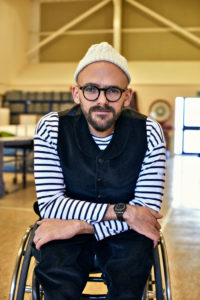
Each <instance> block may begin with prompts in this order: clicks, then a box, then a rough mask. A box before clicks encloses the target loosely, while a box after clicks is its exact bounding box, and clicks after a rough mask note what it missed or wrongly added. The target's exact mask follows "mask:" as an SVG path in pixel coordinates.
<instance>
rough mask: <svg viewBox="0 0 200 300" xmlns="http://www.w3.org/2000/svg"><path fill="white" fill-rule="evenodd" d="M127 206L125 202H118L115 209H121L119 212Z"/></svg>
mask: <svg viewBox="0 0 200 300" xmlns="http://www.w3.org/2000/svg"><path fill="white" fill-rule="evenodd" d="M125 207H126V204H124V203H117V204H116V205H115V211H119V212H121V211H124V210H125Z"/></svg>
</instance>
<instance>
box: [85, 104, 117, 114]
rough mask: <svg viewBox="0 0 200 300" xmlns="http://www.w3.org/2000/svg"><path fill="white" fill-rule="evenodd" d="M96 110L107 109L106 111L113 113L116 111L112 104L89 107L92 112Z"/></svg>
mask: <svg viewBox="0 0 200 300" xmlns="http://www.w3.org/2000/svg"><path fill="white" fill-rule="evenodd" d="M95 111H105V112H112V113H114V112H115V111H114V109H113V108H112V107H110V106H105V107H102V106H98V105H96V106H93V107H91V108H90V109H89V112H90V113H91V112H95Z"/></svg>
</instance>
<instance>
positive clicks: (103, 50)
mask: <svg viewBox="0 0 200 300" xmlns="http://www.w3.org/2000/svg"><path fill="white" fill-rule="evenodd" d="M97 61H108V62H111V63H113V64H114V65H116V66H118V67H119V68H120V69H121V70H122V71H123V72H124V73H125V75H126V76H127V78H128V83H130V81H131V76H130V72H129V70H128V63H127V60H126V58H125V57H124V56H122V55H121V54H119V53H118V52H117V51H116V50H115V49H114V48H113V47H112V46H111V45H109V44H108V43H107V42H102V43H100V44H95V45H92V46H91V47H90V48H89V49H88V51H87V53H86V54H85V56H84V57H83V58H82V60H81V61H80V62H79V64H78V67H77V69H76V71H75V74H74V79H75V81H76V82H77V81H78V75H79V73H80V72H81V71H82V70H83V69H84V68H85V67H86V66H88V65H89V64H92V63H94V62H97Z"/></svg>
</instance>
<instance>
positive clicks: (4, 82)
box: [0, 0, 200, 300]
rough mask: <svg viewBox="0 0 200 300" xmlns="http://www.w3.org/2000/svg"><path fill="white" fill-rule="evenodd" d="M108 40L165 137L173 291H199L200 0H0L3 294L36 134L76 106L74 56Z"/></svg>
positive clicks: (29, 194)
mask: <svg viewBox="0 0 200 300" xmlns="http://www.w3.org/2000/svg"><path fill="white" fill-rule="evenodd" d="M102 41H107V42H109V43H110V44H112V45H113V46H114V47H115V48H116V49H117V50H118V51H119V52H120V53H121V54H122V55H124V56H125V57H126V58H127V60H128V64H129V68H130V72H131V75H132V81H131V83H130V86H131V87H132V88H133V90H134V94H133V99H132V102H131V106H132V107H133V108H134V109H136V110H137V111H139V112H140V113H143V114H145V115H148V116H150V117H151V118H153V119H155V120H157V121H158V122H159V123H160V124H161V126H162V128H163V130H164V134H165V139H166V143H167V166H168V169H167V183H166V192H165V201H164V203H163V214H164V219H163V220H162V224H163V231H164V235H165V237H166V242H167V246H168V255H169V263H170V273H171V281H172V291H173V299H175V300H182V299H184V300H185V299H188V300H189V299H192V300H197V299H199V298H200V288H199V280H200V260H199V253H200V240H199V229H200V218H199V217H200V204H199V203H200V198H199V188H200V172H199V170H200V158H199V156H200V1H199V0H190V1H189V2H188V1H187V0H182V1H179V0H168V1H164V0H154V1H150V0H137V1H134V0H103V1H98V0H86V1H85V0H0V70H1V72H0V216H1V218H0V230H1V238H2V239H3V240H2V241H3V242H1V243H0V250H1V252H0V260H1V263H0V272H1V276H2V275H3V274H4V276H5V278H6V280H5V282H1V283H0V285H2V287H0V290H1V291H2V292H1V293H0V299H2V300H3V299H7V298H8V294H9V285H10V281H11V276H12V270H13V266H14V262H15V256H16V253H17V248H18V244H19V242H20V239H21V237H22V235H23V232H24V231H25V228H26V226H27V225H30V223H33V222H34V221H35V220H36V217H35V215H34V213H33V211H32V204H33V202H34V201H35V200H36V196H35V188H34V178H33V152H32V150H33V135H34V130H35V126H36V124H37V122H38V120H39V119H40V118H41V117H42V116H43V115H44V114H46V113H48V112H49V111H60V110H64V109H66V108H69V107H71V106H72V105H73V99H72V95H71V87H72V85H73V84H74V79H73V74H74V71H75V69H76V66H77V63H78V61H79V60H80V59H81V58H82V57H83V55H84V54H85V52H86V51H87V49H88V48H89V47H90V45H92V44H94V43H99V42H102Z"/></svg>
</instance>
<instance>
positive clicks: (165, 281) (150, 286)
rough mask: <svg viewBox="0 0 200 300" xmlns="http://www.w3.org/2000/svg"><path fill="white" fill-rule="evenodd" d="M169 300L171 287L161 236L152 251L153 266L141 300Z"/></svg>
mask: <svg viewBox="0 0 200 300" xmlns="http://www.w3.org/2000/svg"><path fill="white" fill-rule="evenodd" d="M147 299H150V300H153V299H156V300H171V299H172V296H171V285H170V276H169V266H168V259H167V251H166V245H165V241H164V237H163V234H162V233H160V240H159V242H158V245H157V247H156V248H155V249H154V264H153V267H152V270H151V274H150V276H149V278H148V280H147V284H146V287H145V290H144V295H143V298H142V300H147Z"/></svg>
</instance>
